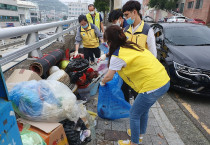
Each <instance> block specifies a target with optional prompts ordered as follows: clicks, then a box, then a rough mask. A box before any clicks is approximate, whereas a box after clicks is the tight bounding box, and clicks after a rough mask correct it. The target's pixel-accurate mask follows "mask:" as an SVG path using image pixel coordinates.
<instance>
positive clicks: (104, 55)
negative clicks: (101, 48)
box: [97, 54, 106, 63]
mask: <svg viewBox="0 0 210 145" xmlns="http://www.w3.org/2000/svg"><path fill="white" fill-rule="evenodd" d="M105 59H106V54H103V55H101V57H99V58H98V61H97V63H99V62H100V61H104V60H105Z"/></svg>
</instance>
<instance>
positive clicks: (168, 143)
mask: <svg viewBox="0 0 210 145" xmlns="http://www.w3.org/2000/svg"><path fill="white" fill-rule="evenodd" d="M97 96H98V95H96V96H95V97H93V99H92V100H91V101H89V102H87V103H86V106H87V109H88V110H91V111H93V112H97V100H98V99H97ZM96 121H97V125H96V126H95V130H94V131H92V141H91V142H90V143H89V144H88V145H117V141H118V140H127V139H130V137H129V136H128V135H127V133H126V130H127V129H128V128H129V118H124V119H118V120H114V121H110V120H104V119H101V118H99V117H97V118H96ZM143 144H144V145H184V143H183V142H182V140H181V139H180V137H179V135H178V134H177V132H176V131H175V130H174V127H173V126H172V125H171V123H170V121H169V120H168V118H167V116H166V115H165V113H164V112H163V110H162V109H161V107H160V105H159V103H158V102H156V103H155V104H154V105H153V106H152V107H151V109H150V112H149V121H148V127H147V133H146V134H145V135H144V138H143Z"/></svg>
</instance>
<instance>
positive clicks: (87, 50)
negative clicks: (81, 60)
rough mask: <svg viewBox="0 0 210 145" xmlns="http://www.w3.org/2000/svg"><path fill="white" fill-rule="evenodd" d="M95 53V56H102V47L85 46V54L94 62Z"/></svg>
mask: <svg viewBox="0 0 210 145" xmlns="http://www.w3.org/2000/svg"><path fill="white" fill-rule="evenodd" d="M93 54H94V55H95V58H99V57H100V56H101V51H100V49H99V48H98V47H97V48H84V56H85V59H87V60H88V61H89V59H90V61H91V62H94V60H95V59H94V56H93Z"/></svg>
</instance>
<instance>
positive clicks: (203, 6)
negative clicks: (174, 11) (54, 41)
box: [183, 0, 210, 24]
mask: <svg viewBox="0 0 210 145" xmlns="http://www.w3.org/2000/svg"><path fill="white" fill-rule="evenodd" d="M183 14H184V16H186V17H188V18H192V19H201V20H203V21H204V22H206V24H209V23H210V0H186V2H185V7H184V12H183Z"/></svg>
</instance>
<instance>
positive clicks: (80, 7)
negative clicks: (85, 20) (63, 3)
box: [68, 0, 88, 18]
mask: <svg viewBox="0 0 210 145" xmlns="http://www.w3.org/2000/svg"><path fill="white" fill-rule="evenodd" d="M68 7H69V8H68V17H69V18H72V17H79V15H81V14H84V15H86V14H87V13H88V3H81V1H80V0H79V1H78V2H70V3H69V4H68Z"/></svg>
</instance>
